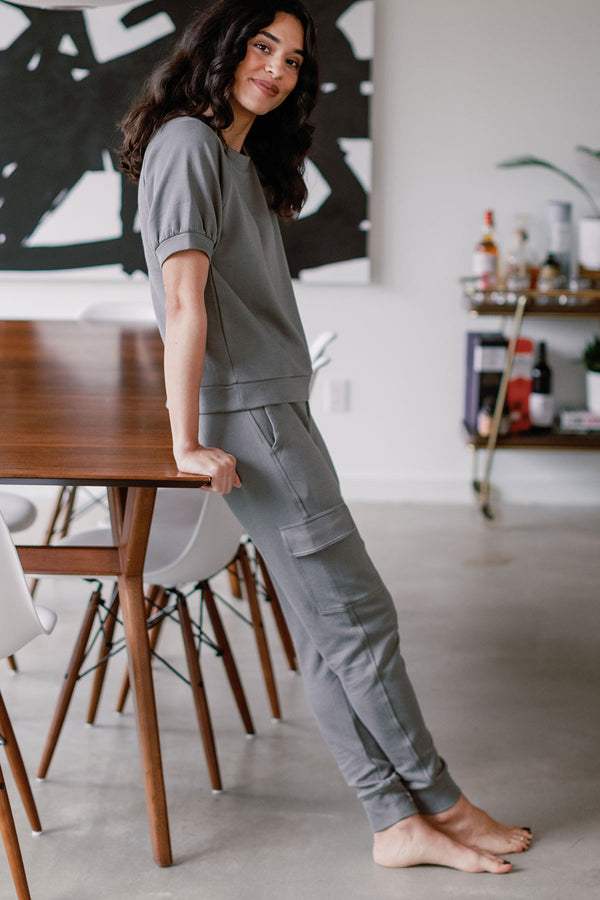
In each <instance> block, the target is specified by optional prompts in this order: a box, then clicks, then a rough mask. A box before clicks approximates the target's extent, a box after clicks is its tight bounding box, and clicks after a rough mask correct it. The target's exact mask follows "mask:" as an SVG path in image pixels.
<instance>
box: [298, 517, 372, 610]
mask: <svg viewBox="0 0 600 900" xmlns="http://www.w3.org/2000/svg"><path fill="white" fill-rule="evenodd" d="M280 533H281V536H282V538H283V541H284V543H285V545H286V547H287V549H288V551H289V553H290V555H291V556H292V557H293V559H294V562H295V564H296V567H297V569H298V571H299V572H300V575H301V576H302V579H303V580H304V582H305V584H306V586H307V588H308V590H309V592H310V594H311V596H312V598H313V600H314V603H315V606H316V608H317V609H318V611H319V612H320V613H322V614H327V613H334V612H339V611H340V610H343V609H346V608H347V607H349V606H351V605H352V604H353V603H356V602H357V601H359V600H364V599H365V598H366V597H369V596H372V595H374V594H376V593H378V592H379V591H380V590H381V589H382V588H383V586H384V585H383V582H382V581H381V577H380V576H379V573H378V572H377V569H376V568H375V566H374V565H373V563H372V562H371V559H370V558H369V555H368V554H367V551H366V549H365V545H364V542H363V540H362V538H361V536H360V534H359V533H358V530H357V528H356V525H355V524H354V520H353V518H352V516H351V515H350V512H349V510H348V508H347V506H346V505H345V504H344V503H340V504H338V505H337V506H333V507H331V508H330V509H326V510H324V511H323V512H321V513H318V514H317V515H314V516H311V517H310V518H308V519H305V520H304V521H303V522H299V523H297V524H294V525H284V526H283V528H281V529H280Z"/></svg>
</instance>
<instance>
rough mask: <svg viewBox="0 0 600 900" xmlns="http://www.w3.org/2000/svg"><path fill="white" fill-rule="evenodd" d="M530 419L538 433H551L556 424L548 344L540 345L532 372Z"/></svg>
mask: <svg viewBox="0 0 600 900" xmlns="http://www.w3.org/2000/svg"><path fill="white" fill-rule="evenodd" d="M529 418H530V419H531V425H532V427H533V428H534V429H536V430H538V431H542V430H543V431H549V430H550V429H551V428H552V425H553V424H554V395H553V393H552V370H551V369H550V366H549V365H548V361H547V359H546V344H545V343H544V341H540V343H539V344H538V349H537V355H536V360H535V362H534V364H533V369H532V370H531V394H530V395H529Z"/></svg>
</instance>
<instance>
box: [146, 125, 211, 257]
mask: <svg viewBox="0 0 600 900" xmlns="http://www.w3.org/2000/svg"><path fill="white" fill-rule="evenodd" d="M220 157H221V149H220V146H219V138H218V137H217V135H216V134H215V133H214V132H213V131H212V130H211V129H210V128H209V127H208V126H207V125H205V124H204V123H203V122H200V121H199V120H198V119H192V118H184V117H182V118H178V119H173V120H172V121H170V122H168V123H167V124H166V125H165V126H164V128H163V130H162V133H160V134H159V135H157V139H156V140H153V141H152V142H151V143H150V145H149V146H148V149H147V151H146V157H145V159H144V169H143V173H142V176H143V179H144V194H145V197H146V198H147V203H148V210H147V220H146V230H147V235H146V238H147V242H148V244H149V245H150V247H151V248H152V250H153V252H154V253H155V254H156V257H157V260H158V262H159V264H160V265H161V266H162V264H163V263H164V261H165V260H166V259H168V257H169V256H171V255H172V254H173V253H177V252H178V251H180V250H202V251H203V252H204V253H206V255H207V256H208V257H209V259H210V258H211V257H212V254H213V252H214V249H215V247H216V245H217V243H218V240H219V236H220V230H221V220H222V206H223V190H222V179H221V159H220Z"/></svg>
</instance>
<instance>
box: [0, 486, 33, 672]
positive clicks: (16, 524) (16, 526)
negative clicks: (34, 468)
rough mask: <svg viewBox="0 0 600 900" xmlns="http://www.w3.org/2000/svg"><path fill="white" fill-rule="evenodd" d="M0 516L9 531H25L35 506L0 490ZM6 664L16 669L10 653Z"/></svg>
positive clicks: (31, 521)
mask: <svg viewBox="0 0 600 900" xmlns="http://www.w3.org/2000/svg"><path fill="white" fill-rule="evenodd" d="M0 516H2V518H3V519H4V521H5V522H6V524H7V526H8V530H9V531H10V532H13V533H14V532H15V531H25V529H26V528H29V527H30V525H33V523H34V522H35V520H36V518H37V508H36V506H35V504H34V503H32V502H31V500H28V499H27V497H22V496H21V495H20V494H13V493H12V491H10V492H9V491H0ZM8 664H9V666H10V668H11V669H12V670H13V672H16V671H17V662H16V660H15V658H14V656H13V655H12V654H11V655H10V656H9V657H8Z"/></svg>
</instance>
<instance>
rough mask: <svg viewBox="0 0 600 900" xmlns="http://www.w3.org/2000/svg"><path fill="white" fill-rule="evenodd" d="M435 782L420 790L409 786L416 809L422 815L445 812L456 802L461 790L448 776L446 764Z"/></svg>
mask: <svg viewBox="0 0 600 900" xmlns="http://www.w3.org/2000/svg"><path fill="white" fill-rule="evenodd" d="M443 766H444V767H443V770H442V772H441V773H440V775H439V777H438V778H437V779H436V781H435V783H434V784H432V785H431V786H430V787H426V788H423V789H421V790H415V789H414V788H410V795H411V797H412V798H413V800H414V802H415V806H416V807H417V811H418V812H419V813H421V814H422V815H424V816H427V815H429V816H432V815H435V814H436V813H441V812H445V811H446V810H447V809H450V808H451V807H452V806H454V805H455V804H456V803H458V801H459V799H460V796H461V793H462V791H461V790H460V788H459V787H458V785H457V784H456V782H455V781H454V780H453V779H452V778H451V777H450V774H449V772H448V769H447V768H446V764H445V763H443Z"/></svg>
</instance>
